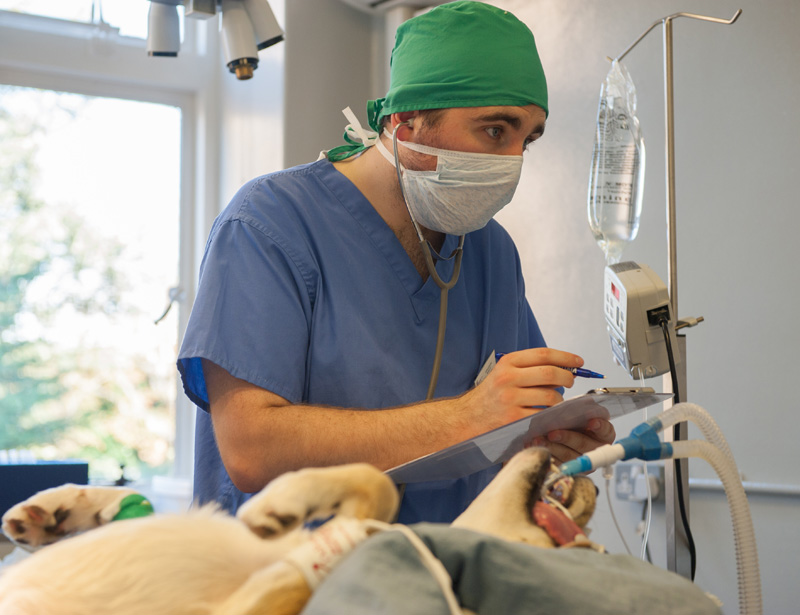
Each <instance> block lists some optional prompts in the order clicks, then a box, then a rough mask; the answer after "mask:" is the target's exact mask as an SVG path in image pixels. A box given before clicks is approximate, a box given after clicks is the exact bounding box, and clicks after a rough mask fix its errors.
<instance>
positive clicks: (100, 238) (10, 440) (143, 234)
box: [0, 86, 181, 481]
mask: <svg viewBox="0 0 800 615" xmlns="http://www.w3.org/2000/svg"><path fill="white" fill-rule="evenodd" d="M180 150H181V111H180V109H177V108H175V107H170V106H166V105H159V104H152V103H145V102H139V101H132V100H120V99H114V98H102V97H91V96H81V95H76V94H70V93H63V92H54V91H48V90H38V89H32V88H20V87H10V86H0V159H2V161H3V164H2V168H3V169H5V171H4V172H3V173H2V175H0V219H1V220H2V226H0V254H2V256H0V319H2V334H0V373H2V378H0V414H2V416H3V417H4V420H3V422H2V423H1V424H0V449H17V448H24V449H28V450H29V451H33V452H34V453H35V454H36V456H37V457H40V458H70V457H71V458H81V459H87V460H89V462H90V476H91V478H92V479H93V480H103V481H108V480H113V479H116V478H118V476H119V473H120V471H119V469H120V466H121V465H124V466H125V467H126V474H127V476H128V477H129V478H133V479H137V478H141V477H143V476H144V477H149V476H152V475H155V474H164V473H166V472H168V471H169V470H170V466H171V464H172V460H173V457H174V450H173V442H174V436H175V398H176V392H177V382H176V371H175V367H174V362H175V353H176V347H177V340H178V320H177V318H178V315H177V313H178V310H170V311H169V312H168V313H167V315H166V316H165V317H164V318H163V320H161V321H160V322H159V323H158V325H156V324H154V321H155V320H156V319H157V318H159V316H160V314H161V313H162V312H163V311H164V309H165V306H166V305H167V297H168V295H169V293H168V290H169V289H170V287H177V286H178V275H179V249H178V245H179V236H180V233H179V220H180V207H179V204H180V198H179V192H180ZM175 292H177V291H174V292H173V294H174V293H175Z"/></svg>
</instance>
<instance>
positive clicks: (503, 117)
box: [475, 111, 544, 136]
mask: <svg viewBox="0 0 800 615" xmlns="http://www.w3.org/2000/svg"><path fill="white" fill-rule="evenodd" d="M475 120H476V121H478V122H505V123H506V124H508V125H509V126H511V127H512V128H513V129H514V130H519V128H520V126H522V120H520V119H519V117H517V116H516V115H512V114H510V113H503V112H502V111H497V112H491V113H486V114H484V115H479V116H477V117H476V118H475ZM543 134H544V122H542V123H541V124H538V125H537V126H536V127H535V128H534V129H533V130H532V131H531V135H539V136H541V135H543Z"/></svg>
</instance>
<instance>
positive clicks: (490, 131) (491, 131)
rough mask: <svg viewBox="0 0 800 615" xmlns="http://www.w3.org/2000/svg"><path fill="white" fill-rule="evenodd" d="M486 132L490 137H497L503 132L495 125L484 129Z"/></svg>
mask: <svg viewBox="0 0 800 615" xmlns="http://www.w3.org/2000/svg"><path fill="white" fill-rule="evenodd" d="M486 134H488V135H489V136H490V137H491V138H492V139H499V138H500V135H502V134H503V130H502V129H501V128H498V127H497V126H492V127H491V128H487V129H486Z"/></svg>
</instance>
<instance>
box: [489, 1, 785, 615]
mask: <svg viewBox="0 0 800 615" xmlns="http://www.w3.org/2000/svg"><path fill="white" fill-rule="evenodd" d="M496 4H498V5H500V6H503V7H504V8H507V9H509V10H511V11H512V12H514V13H515V14H516V15H517V16H518V17H520V18H521V19H522V20H523V21H525V22H526V23H527V24H528V25H529V26H530V27H531V29H532V30H533V32H534V34H535V36H536V39H537V42H538V45H539V51H540V54H541V57H542V61H543V63H544V66H545V71H546V73H547V76H548V85H549V88H550V109H551V114H550V118H549V119H548V126H547V134H546V136H545V138H544V139H542V141H541V142H540V143H538V144H537V145H536V146H535V147H534V148H533V150H532V155H529V157H530V159H531V160H530V161H529V162H528V163H526V169H525V174H524V178H523V181H522V184H521V185H520V189H519V191H518V193H517V198H516V199H515V202H514V203H512V204H511V205H510V206H509V207H508V208H506V209H505V210H504V211H503V212H501V214H500V215H499V216H498V217H499V219H500V220H501V221H502V222H503V223H504V224H506V225H507V226H508V228H509V229H510V230H511V232H512V235H514V237H515V239H516V241H517V243H518V246H519V248H520V251H521V253H522V256H523V261H524V263H523V266H524V272H525V277H526V281H527V283H528V295H529V299H530V301H531V303H532V304H533V306H534V310H535V312H536V314H537V315H538V317H539V320H540V324H541V326H542V328H543V330H544V331H545V335H546V338H547V339H548V342H549V343H550V344H551V345H553V346H557V347H561V348H565V349H568V350H571V351H574V352H578V353H580V354H582V355H583V356H584V357H585V358H586V361H587V365H589V366H590V367H592V368H593V369H596V370H598V371H601V372H603V373H606V374H609V375H611V378H610V381H609V384H610V385H615V384H616V385H624V384H629V383H630V382H631V381H630V380H627V378H626V376H625V375H624V374H623V373H622V370H621V369H620V368H619V367H616V366H615V365H614V364H613V362H612V360H611V353H610V350H609V345H608V340H607V336H606V334H605V325H604V320H603V316H602V309H601V301H602V276H603V267H604V259H603V255H602V252H601V251H600V249H599V248H598V247H597V246H596V244H595V243H594V240H593V239H592V236H591V234H590V232H589V229H588V225H587V223H586V213H585V210H586V190H587V182H588V170H589V163H590V157H591V148H592V139H593V130H594V122H595V115H596V108H597V96H598V92H599V87H600V83H601V82H602V80H603V78H604V77H605V74H606V72H607V71H608V68H609V63H608V62H607V60H605V57H606V56H607V55H611V56H615V55H618V54H620V53H621V52H622V51H623V50H624V49H625V48H627V46H628V45H629V44H630V43H632V42H633V41H634V40H635V39H636V38H637V37H638V36H639V34H641V33H642V32H643V31H644V30H645V29H646V28H647V27H648V26H650V24H652V23H653V22H654V21H656V20H658V19H660V18H662V17H665V16H667V15H671V14H673V13H677V12H681V11H691V12H693V13H702V14H706V15H712V16H715V17H724V18H730V17H731V16H732V15H733V14H734V13H735V11H736V9H738V8H742V9H743V14H742V16H741V18H740V19H739V21H738V22H737V23H736V24H734V25H731V26H723V25H716V24H710V23H705V22H699V21H694V20H688V19H677V20H675V21H674V22H673V26H674V46H675V54H674V59H675V69H674V70H675V131H676V132H675V144H676V186H677V188H676V199H677V212H678V235H677V237H678V258H679V261H678V275H679V283H678V299H679V312H680V313H679V316H701V315H702V316H704V317H705V318H706V322H705V323H703V324H702V325H700V326H699V327H697V328H695V329H691V330H688V332H687V343H688V400H689V401H693V402H695V403H698V404H700V405H702V406H703V407H705V408H706V409H707V410H709V411H710V412H711V413H712V414H713V416H714V417H715V418H716V420H717V421H718V423H719V425H720V427H721V428H722V430H723V432H724V433H725V434H726V437H727V438H728V440H729V442H730V445H731V448H732V449H733V453H734V455H735V457H736V459H737V463H738V465H739V469H740V471H741V472H742V473H743V474H744V476H745V478H746V479H747V480H748V481H756V482H766V483H777V484H784V485H794V484H797V483H798V482H799V481H798V479H797V477H796V475H795V473H794V471H793V467H792V466H791V465H790V464H788V463H785V461H787V460H788V458H789V457H788V454H789V451H792V450H793V449H795V448H796V444H795V438H796V434H797V427H798V424H800V421H799V420H798V418H797V415H796V413H795V411H796V409H797V405H798V404H797V402H796V396H795V395H794V391H793V390H792V387H791V383H792V381H793V379H792V369H793V363H794V353H795V351H796V348H797V347H798V343H799V342H800V325H798V323H797V321H796V320H795V319H794V318H793V312H794V311H795V305H796V303H797V300H798V298H800V292H799V291H798V281H800V277H798V275H797V273H796V272H795V271H794V269H795V262H796V261H797V257H798V255H800V251H798V248H797V243H796V239H795V232H796V229H798V228H800V209H799V208H798V207H797V196H796V189H795V186H796V179H795V176H796V173H797V169H798V168H800V155H799V154H798V152H797V149H796V147H795V146H796V143H797V142H798V140H800V122H798V119H797V117H796V115H795V113H796V109H798V108H800V105H798V103H799V102H800V78H799V77H800V69H798V65H797V58H798V56H799V55H800V43H798V40H797V37H796V33H795V30H796V26H797V25H798V18H800V5H798V3H797V2H796V1H795V0H778V1H774V2H769V3H765V2H758V1H757V0H745V1H730V0H724V1H713V2H712V1H701V0H697V1H694V2H691V3H686V2H675V1H671V0H669V1H664V2H653V1H648V2H641V1H636V0H618V1H616V2H613V3H612V2H577V1H575V0H570V1H564V0H535V1H531V0H525V1H522V0H516V1H515V0H507V1H505V2H496ZM661 31H662V28H661V27H660V26H659V27H658V28H657V29H656V30H654V31H653V32H652V33H651V34H650V35H649V36H648V37H647V38H646V39H645V40H644V41H642V43H640V45H639V46H638V47H637V48H636V49H635V50H634V51H633V52H632V53H631V54H630V55H629V56H628V57H627V58H626V59H625V64H626V65H627V67H628V69H629V70H630V72H631V74H632V76H633V79H634V80H635V82H636V85H637V91H638V94H639V118H640V121H641V124H642V127H643V130H644V133H645V140H646V143H647V175H646V188H645V198H644V206H643V214H642V221H641V229H640V233H639V237H638V239H637V240H636V242H635V243H634V244H633V245H632V246H631V247H630V248H629V249H628V250H627V251H626V253H625V254H624V255H623V258H624V259H626V260H628V259H630V260H636V261H639V262H643V263H647V264H649V265H650V266H651V267H653V268H654V269H655V270H656V272H658V273H659V275H660V276H661V277H662V278H663V279H665V280H666V276H667V271H666V263H667V247H666V222H665V217H666V204H665V181H664V175H665V170H664V168H665V162H664V159H665V158H664V85H663V81H664V78H663V49H662V35H661ZM554 233H555V234H554ZM648 384H651V382H648ZM787 385H788V386H787ZM652 386H655V387H657V388H660V381H658V380H656V381H653V382H652ZM585 388H586V385H584V386H583V387H581V389H578V388H577V387H576V392H582V390H583V389H585ZM639 421H640V417H636V418H635V419H630V420H624V421H621V422H620V423H618V425H617V431H618V433H619V434H620V435H627V433H628V431H629V429H630V427H632V426H633V425H635V424H637V423H638V422H639ZM776 461H777V462H778V463H776ZM781 462H784V463H781ZM690 475H691V476H692V477H713V476H714V475H713V472H712V471H711V470H710V469H709V468H707V467H706V466H705V464H704V462H702V461H695V462H693V463H692V464H691V470H690ZM601 482H602V481H600V480H598V483H601ZM749 499H750V503H751V507H752V512H753V517H754V524H755V530H756V535H757V539H758V541H759V548H760V560H761V566H762V580H763V590H764V603H765V612H771V613H789V612H796V608H797V607H796V604H797V602H798V598H800V589H798V588H797V587H796V585H795V584H792V583H787V582H786V581H787V580H789V573H788V572H787V571H788V570H789V569H791V568H792V567H793V560H796V557H792V555H791V554H790V550H791V548H792V547H791V545H789V544H787V537H788V536H791V535H793V529H792V525H790V523H791V522H792V521H795V520H796V518H797V515H796V512H795V513H794V514H792V511H796V510H797V503H798V502H797V500H796V499H793V498H788V497H785V496H769V495H751V496H750V498H749ZM615 505H616V510H617V513H618V516H620V517H622V518H623V519H624V523H623V526H624V527H626V528H628V531H627V540H628V542H629V543H631V544H634V543H636V544H638V543H637V539H636V538H635V536H634V533H633V528H634V527H635V525H636V522H637V521H638V518H639V515H640V514H641V508H640V506H639V505H635V504H628V503H622V502H619V503H615ZM662 510H663V505H662ZM691 516H692V527H693V530H694V537H695V541H696V543H697V550H698V572H697V583H698V584H699V585H700V586H701V587H703V588H704V589H705V590H707V591H710V592H712V593H715V594H717V595H718V596H720V597H721V598H722V599H723V600H724V602H725V603H726V608H725V611H726V613H735V612H736V608H737V607H736V584H735V567H734V562H733V553H734V552H733V540H732V535H731V530H730V523H729V521H728V510H727V505H726V501H725V497H724V495H723V494H721V493H714V492H699V491H697V490H696V489H693V490H692V493H691ZM594 524H595V534H594V535H593V538H595V539H596V540H598V541H600V542H603V543H605V544H607V545H609V547H611V548H612V549H614V550H616V551H619V550H621V549H622V545H621V542H620V541H619V540H618V539H617V538H616V537H615V531H614V529H613V526H612V524H611V521H610V518H609V515H608V514H607V512H605V502H603V505H602V510H601V511H600V514H599V515H598V516H597V518H596V520H595V522H594ZM651 537H652V539H651V543H652V549H651V550H652V551H653V556H654V559H655V562H656V563H657V564H659V565H665V562H666V560H665V555H664V552H665V551H664V544H665V537H664V530H663V515H662V514H658V515H657V517H656V519H655V520H654V527H653V530H652V533H651Z"/></svg>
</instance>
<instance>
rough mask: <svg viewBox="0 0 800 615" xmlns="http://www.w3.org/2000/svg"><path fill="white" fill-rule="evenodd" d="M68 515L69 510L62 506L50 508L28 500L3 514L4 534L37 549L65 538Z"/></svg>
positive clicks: (25, 545)
mask: <svg viewBox="0 0 800 615" xmlns="http://www.w3.org/2000/svg"><path fill="white" fill-rule="evenodd" d="M68 517H69V510H67V509H64V508H62V507H60V506H59V507H57V508H55V509H54V510H52V509H51V510H48V509H46V508H44V507H42V506H39V505H38V504H36V503H32V502H30V500H27V501H26V502H22V503H20V504H17V505H16V506H14V507H12V508H10V509H9V510H8V511H7V512H6V514H4V515H3V526H2V527H3V534H5V535H6V536H7V537H8V539H9V540H11V541H12V542H15V543H16V544H18V545H21V546H23V547H26V548H30V549H35V548H38V547H42V546H45V545H48V544H51V543H53V542H56V541H57V540H60V539H61V538H63V537H64V535H65V534H66V530H65V523H66V520H67V518H68Z"/></svg>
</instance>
